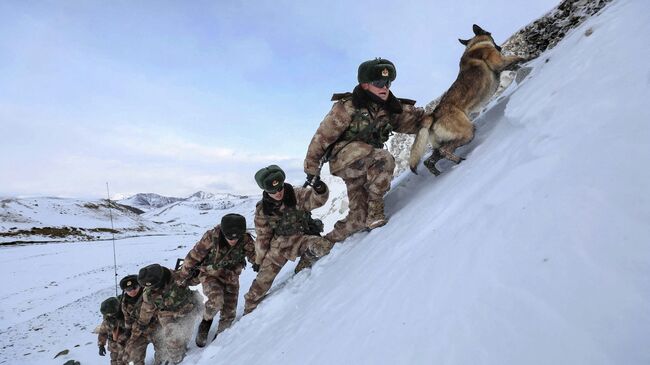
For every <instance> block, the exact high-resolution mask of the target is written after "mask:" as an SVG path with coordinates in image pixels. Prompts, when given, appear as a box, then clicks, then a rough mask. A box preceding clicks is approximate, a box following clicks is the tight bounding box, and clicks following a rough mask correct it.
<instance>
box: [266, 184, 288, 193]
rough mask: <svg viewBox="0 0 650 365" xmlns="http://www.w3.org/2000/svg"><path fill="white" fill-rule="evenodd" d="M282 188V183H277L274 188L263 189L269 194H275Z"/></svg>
mask: <svg viewBox="0 0 650 365" xmlns="http://www.w3.org/2000/svg"><path fill="white" fill-rule="evenodd" d="M282 189H284V184H279V185H278V187H277V188H275V189H266V190H265V191H266V192H267V193H269V194H277V193H279V192H280V191H282Z"/></svg>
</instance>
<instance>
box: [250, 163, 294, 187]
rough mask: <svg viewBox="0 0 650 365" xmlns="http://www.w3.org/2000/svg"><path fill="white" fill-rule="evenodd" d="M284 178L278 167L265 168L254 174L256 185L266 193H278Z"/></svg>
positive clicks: (285, 176)
mask: <svg viewBox="0 0 650 365" xmlns="http://www.w3.org/2000/svg"><path fill="white" fill-rule="evenodd" d="M286 178H287V175H285V173H284V171H282V169H281V168H280V166H278V165H270V166H267V167H265V168H263V169H261V170H259V171H258V172H256V173H255V181H256V182H257V185H258V186H259V187H260V188H261V189H263V190H264V191H266V192H268V193H276V192H278V191H280V190H281V189H282V187H283V186H284V179H286Z"/></svg>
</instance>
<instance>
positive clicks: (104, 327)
mask: <svg viewBox="0 0 650 365" xmlns="http://www.w3.org/2000/svg"><path fill="white" fill-rule="evenodd" d="M97 333H98V335H97V345H99V346H101V347H104V346H106V342H107V340H108V341H110V342H117V343H119V344H124V343H126V340H128V339H129V335H128V331H127V330H126V328H125V326H124V319H123V318H116V317H108V316H104V320H103V321H102V324H101V325H100V326H99V330H98V331H97Z"/></svg>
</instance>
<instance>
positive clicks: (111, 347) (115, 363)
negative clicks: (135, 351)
mask: <svg viewBox="0 0 650 365" xmlns="http://www.w3.org/2000/svg"><path fill="white" fill-rule="evenodd" d="M108 351H109V352H110V353H111V365H124V364H125V363H124V361H122V360H123V359H122V356H123V353H124V346H123V345H121V344H120V343H118V342H115V341H108Z"/></svg>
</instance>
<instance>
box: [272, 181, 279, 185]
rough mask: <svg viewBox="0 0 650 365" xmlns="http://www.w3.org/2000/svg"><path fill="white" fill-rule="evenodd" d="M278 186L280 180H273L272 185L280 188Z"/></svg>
mask: <svg viewBox="0 0 650 365" xmlns="http://www.w3.org/2000/svg"><path fill="white" fill-rule="evenodd" d="M278 184H280V182H279V181H278V180H273V182H272V183H271V185H273V186H278Z"/></svg>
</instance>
